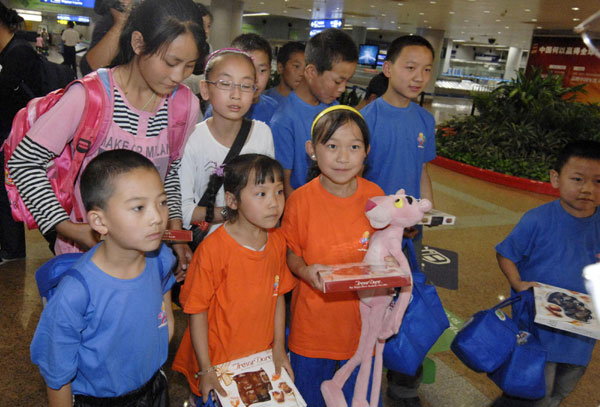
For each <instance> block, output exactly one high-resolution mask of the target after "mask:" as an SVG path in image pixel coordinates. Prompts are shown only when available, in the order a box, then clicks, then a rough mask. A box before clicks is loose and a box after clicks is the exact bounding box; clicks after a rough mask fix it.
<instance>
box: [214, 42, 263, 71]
mask: <svg viewBox="0 0 600 407" xmlns="http://www.w3.org/2000/svg"><path fill="white" fill-rule="evenodd" d="M225 52H233V53H238V54H244V55H246V56H247V57H248V58H250V59H252V57H251V56H250V55H249V54H248V53H247V52H246V51H244V50H241V49H239V48H221V49H218V50H216V51H213V53H212V54H210V55H209V56H208V58H206V62H205V63H204V71H206V68H207V67H208V63H209V62H210V61H211V60H213V59H215V58H216V57H218V56H219V55H221V54H223V53H225Z"/></svg>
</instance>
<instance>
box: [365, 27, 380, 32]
mask: <svg viewBox="0 0 600 407" xmlns="http://www.w3.org/2000/svg"><path fill="white" fill-rule="evenodd" d="M377 30H379V28H378V27H367V31H377Z"/></svg>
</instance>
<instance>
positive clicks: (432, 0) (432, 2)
mask: <svg viewBox="0 0 600 407" xmlns="http://www.w3.org/2000/svg"><path fill="white" fill-rule="evenodd" d="M435 3H437V1H434V0H431V1H430V2H429V4H435Z"/></svg>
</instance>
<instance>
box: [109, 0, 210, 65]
mask: <svg viewBox="0 0 600 407" xmlns="http://www.w3.org/2000/svg"><path fill="white" fill-rule="evenodd" d="M134 31H139V32H140V33H141V34H142V37H143V38H144V48H143V49H142V52H141V55H143V56H145V55H153V54H158V53H160V52H163V51H165V50H166V47H168V45H169V44H170V43H171V42H173V41H174V40H175V39H176V38H177V37H179V36H180V35H182V34H185V33H187V32H189V33H191V34H192V36H193V37H194V40H195V43H196V46H197V47H198V54H199V58H198V63H197V65H196V69H195V70H194V72H197V71H201V67H202V65H203V64H204V57H205V56H206V55H207V53H208V44H207V43H206V35H205V33H204V25H203V24H202V16H201V15H200V10H199V9H198V7H197V5H196V3H194V2H193V0H145V1H142V2H141V3H140V4H138V5H136V6H135V7H134V8H133V10H132V11H131V14H130V15H129V18H128V19H127V22H126V23H125V27H124V28H123V32H122V33H121V37H120V38H119V53H118V54H117V56H116V57H115V59H114V60H113V62H112V64H111V65H112V66H116V65H124V64H128V63H129V62H131V61H132V60H133V57H134V56H135V52H134V51H133V48H132V47H131V35H132V34H133V32H134Z"/></svg>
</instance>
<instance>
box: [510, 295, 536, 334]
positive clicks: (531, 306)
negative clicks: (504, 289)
mask: <svg viewBox="0 0 600 407" xmlns="http://www.w3.org/2000/svg"><path fill="white" fill-rule="evenodd" d="M517 295H519V296H520V297H521V299H522V301H521V304H518V306H513V318H512V319H513V321H515V322H516V323H517V326H518V327H519V329H522V330H526V331H527V332H529V333H531V334H535V335H537V328H536V327H535V324H534V320H535V298H534V296H533V292H532V290H531V289H529V290H525V291H521V292H520V293H518V294H517Z"/></svg>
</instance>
